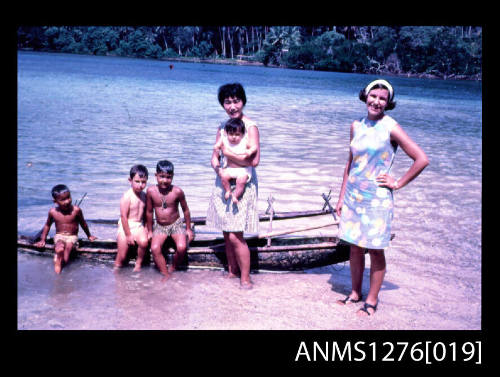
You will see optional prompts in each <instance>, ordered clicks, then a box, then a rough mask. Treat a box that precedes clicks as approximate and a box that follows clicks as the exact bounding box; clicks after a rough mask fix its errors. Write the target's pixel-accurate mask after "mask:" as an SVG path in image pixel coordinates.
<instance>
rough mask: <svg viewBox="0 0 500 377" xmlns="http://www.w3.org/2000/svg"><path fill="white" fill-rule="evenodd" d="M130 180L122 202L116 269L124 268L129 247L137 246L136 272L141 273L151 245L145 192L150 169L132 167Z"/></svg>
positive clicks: (137, 166) (142, 166) (141, 166)
mask: <svg viewBox="0 0 500 377" xmlns="http://www.w3.org/2000/svg"><path fill="white" fill-rule="evenodd" d="M128 180H129V182H130V186H131V187H130V189H128V190H127V191H126V192H125V193H124V194H123V196H122V198H121V200H120V220H119V221H118V234H117V237H116V244H117V247H118V252H117V253H116V259H115V269H118V268H120V267H122V266H123V264H124V262H125V259H126V258H127V253H128V250H129V247H130V246H134V245H137V258H136V260H135V267H134V271H140V270H141V266H142V261H143V260H144V255H145V254H146V249H147V247H148V244H149V240H148V233H147V231H146V228H145V227H144V220H145V214H146V193H145V192H144V191H143V190H144V189H145V188H146V182H147V181H148V169H147V168H146V167H145V166H144V165H134V166H132V168H131V169H130V177H129V179H128Z"/></svg>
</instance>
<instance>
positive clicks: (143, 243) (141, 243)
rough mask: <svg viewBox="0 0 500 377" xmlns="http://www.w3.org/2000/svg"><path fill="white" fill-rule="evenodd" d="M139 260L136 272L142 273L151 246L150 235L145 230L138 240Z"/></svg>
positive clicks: (137, 259) (136, 260) (136, 262)
mask: <svg viewBox="0 0 500 377" xmlns="http://www.w3.org/2000/svg"><path fill="white" fill-rule="evenodd" d="M136 242H137V258H136V259H135V266H134V272H137V271H140V270H141V267H142V261H143V260H144V256H145V255H146V250H147V248H148V245H149V240H148V234H147V232H146V230H145V229H144V232H143V233H142V234H141V235H140V236H139V237H138V239H137V241H136Z"/></svg>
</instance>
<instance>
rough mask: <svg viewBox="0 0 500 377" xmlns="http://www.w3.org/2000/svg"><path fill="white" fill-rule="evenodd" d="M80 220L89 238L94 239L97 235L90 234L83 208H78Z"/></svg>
mask: <svg viewBox="0 0 500 377" xmlns="http://www.w3.org/2000/svg"><path fill="white" fill-rule="evenodd" d="M78 221H79V222H80V226H81V227H82V229H83V231H84V232H85V234H86V235H87V238H88V239H89V240H90V241H94V240H95V239H96V238H97V237H96V236H93V235H92V234H90V230H89V226H88V225H87V222H86V221H85V219H84V218H83V211H82V210H81V208H78Z"/></svg>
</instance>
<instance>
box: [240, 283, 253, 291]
mask: <svg viewBox="0 0 500 377" xmlns="http://www.w3.org/2000/svg"><path fill="white" fill-rule="evenodd" d="M252 288H253V283H252V282H251V281H242V282H241V283H240V289H252Z"/></svg>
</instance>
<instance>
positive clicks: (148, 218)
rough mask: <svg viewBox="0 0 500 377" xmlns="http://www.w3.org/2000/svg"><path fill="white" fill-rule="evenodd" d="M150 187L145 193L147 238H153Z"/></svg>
mask: <svg viewBox="0 0 500 377" xmlns="http://www.w3.org/2000/svg"><path fill="white" fill-rule="evenodd" d="M151 190H152V189H151V187H150V188H148V190H147V192H146V229H147V231H148V238H149V239H151V238H153V197H152V195H151Z"/></svg>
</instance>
